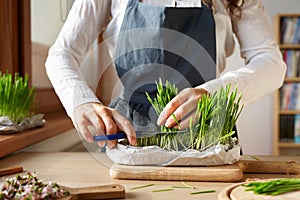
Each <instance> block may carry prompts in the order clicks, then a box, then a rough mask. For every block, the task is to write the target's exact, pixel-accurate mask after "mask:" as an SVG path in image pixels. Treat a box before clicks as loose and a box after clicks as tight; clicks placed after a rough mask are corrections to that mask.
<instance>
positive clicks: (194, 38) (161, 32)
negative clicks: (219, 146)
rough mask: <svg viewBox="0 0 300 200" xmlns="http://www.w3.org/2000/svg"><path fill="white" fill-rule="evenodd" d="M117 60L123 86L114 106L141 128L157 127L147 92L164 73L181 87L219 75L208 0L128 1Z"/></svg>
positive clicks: (193, 85)
mask: <svg viewBox="0 0 300 200" xmlns="http://www.w3.org/2000/svg"><path fill="white" fill-rule="evenodd" d="M199 1H200V0H199ZM114 62H115V67H116V71H117V73H118V76H119V77H120V79H121V82H122V84H123V86H124V90H123V92H122V94H121V95H120V96H119V97H118V98H116V99H114V100H113V101H112V102H111V105H110V106H111V107H114V108H116V109H117V110H118V111H119V112H120V113H121V114H123V115H124V116H125V117H127V118H128V119H129V120H130V121H131V122H132V123H133V125H134V127H135V129H136V130H149V129H153V128H154V129H155V126H156V125H155V124H156V118H157V116H156V114H155V112H154V111H153V109H152V107H151V105H150V103H149V102H148V100H147V98H146V95H145V92H148V93H149V94H150V96H152V97H155V95H156V93H157V90H156V85H155V82H156V81H158V80H159V78H161V79H162V81H163V83H164V82H165V81H166V80H168V81H169V82H171V83H172V84H175V85H176V86H177V87H178V88H179V91H180V90H182V89H184V88H186V87H195V86H198V85H200V84H202V83H204V82H206V81H209V80H212V79H214V78H215V77H216V64H215V63H216V39H215V21H214V17H213V13H212V10H211V9H210V8H208V7H206V6H205V5H202V7H184V8H183V7H181V8H178V7H164V6H155V5H149V4H146V3H142V2H139V0H129V1H128V4H127V7H126V11H125V15H124V20H123V23H122V26H121V30H120V35H119V36H118V41H117V45H116V50H115V56H114Z"/></svg>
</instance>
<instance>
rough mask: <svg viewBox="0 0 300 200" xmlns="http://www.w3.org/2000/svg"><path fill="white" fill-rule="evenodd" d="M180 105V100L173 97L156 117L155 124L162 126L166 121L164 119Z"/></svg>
mask: <svg viewBox="0 0 300 200" xmlns="http://www.w3.org/2000/svg"><path fill="white" fill-rule="evenodd" d="M179 106H180V101H179V98H178V97H174V98H173V99H172V100H171V101H170V102H169V103H168V104H167V105H166V107H165V108H164V109H163V111H162V112H161V113H160V115H159V117H158V119H157V125H159V126H162V125H164V124H165V123H166V120H167V119H168V117H170V115H172V113H173V112H174V111H175V110H176V109H177V108H178V107H179Z"/></svg>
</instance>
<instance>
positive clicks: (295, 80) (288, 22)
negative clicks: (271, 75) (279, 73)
mask: <svg viewBox="0 0 300 200" xmlns="http://www.w3.org/2000/svg"><path fill="white" fill-rule="evenodd" d="M295 18H296V19H295ZM299 18H300V14H298V13H287V14H278V15H277V24H276V28H277V43H278V44H279V45H278V46H279V49H280V51H281V52H282V58H283V61H284V62H286V64H287V72H288V73H287V76H286V77H285V79H284V84H283V85H282V87H281V88H280V89H278V90H277V92H276V93H275V95H274V138H273V139H274V140H273V142H274V143H273V144H274V151H273V153H274V155H281V154H282V153H287V155H289V154H294V153H295V152H299V151H300V144H298V143H293V142H288V141H287V142H281V141H283V140H281V141H280V136H281V135H282V134H281V133H282V132H283V131H286V129H291V130H293V132H295V130H296V129H297V130H298V128H299V121H298V116H299V115H300V110H288V109H281V105H282V103H281V101H283V103H284V105H286V104H287V105H289V103H293V104H292V105H293V106H291V107H289V106H287V108H298V107H296V106H295V107H294V105H295V104H296V105H297V101H300V100H299V99H292V98H298V93H296V92H298V88H299V91H300V87H299V84H300V77H298V74H299V73H300V71H299V69H298V68H297V66H298V65H297V62H295V61H297V60H298V59H299V54H298V53H299V52H300V44H297V41H298V39H296V37H297V36H296V35H297V31H296V28H295V26H297V23H298V21H299ZM285 86H287V87H285ZM296 94H297V96H296ZM281 95H282V96H281ZM291 99H292V100H291ZM297 106H298V105H297ZM285 107H286V106H285ZM285 107H284V108H285ZM289 115H291V116H289ZM296 117H297V118H296ZM291 133H292V132H291ZM283 151H284V152H283Z"/></svg>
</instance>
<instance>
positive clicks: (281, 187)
mask: <svg viewBox="0 0 300 200" xmlns="http://www.w3.org/2000/svg"><path fill="white" fill-rule="evenodd" d="M243 186H245V187H247V189H246V191H253V192H254V193H255V194H262V195H271V196H276V195H280V194H284V193H287V192H292V191H300V179H299V178H298V179H297V178H283V179H277V180H271V181H266V182H251V183H247V184H244V185H243Z"/></svg>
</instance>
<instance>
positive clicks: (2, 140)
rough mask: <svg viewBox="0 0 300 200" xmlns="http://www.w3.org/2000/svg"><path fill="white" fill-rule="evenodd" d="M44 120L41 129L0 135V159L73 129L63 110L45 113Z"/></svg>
mask: <svg viewBox="0 0 300 200" xmlns="http://www.w3.org/2000/svg"><path fill="white" fill-rule="evenodd" d="M45 120H46V124H45V125H44V126H43V127H40V128H34V129H30V130H26V131H23V132H19V133H14V134H7V135H0V147H1V151H0V158H2V157H4V156H7V155H9V154H12V153H14V152H16V151H18V150H21V149H23V148H25V147H28V146H30V145H32V144H35V143H37V142H40V141H42V140H45V139H48V138H50V137H53V136H56V135H59V134H61V133H63V132H65V131H68V130H70V129H72V128H74V127H73V124H72V121H71V120H70V119H69V118H68V116H67V115H66V113H65V112H64V111H63V110H59V111H56V112H51V113H45Z"/></svg>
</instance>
